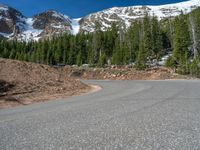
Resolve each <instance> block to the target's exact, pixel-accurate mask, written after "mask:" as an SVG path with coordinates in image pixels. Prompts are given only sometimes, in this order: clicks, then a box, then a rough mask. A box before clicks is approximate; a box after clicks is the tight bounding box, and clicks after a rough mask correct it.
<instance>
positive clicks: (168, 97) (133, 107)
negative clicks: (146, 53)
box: [0, 80, 200, 150]
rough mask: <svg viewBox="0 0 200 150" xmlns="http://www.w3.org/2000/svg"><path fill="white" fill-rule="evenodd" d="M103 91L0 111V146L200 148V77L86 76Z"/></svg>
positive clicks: (34, 149) (36, 149) (8, 149)
mask: <svg viewBox="0 0 200 150" xmlns="http://www.w3.org/2000/svg"><path fill="white" fill-rule="evenodd" d="M87 83H91V84H98V85H100V86H102V88H103V89H102V90H101V91H98V92H96V93H92V94H87V95H84V96H75V97H72V98H68V99H64V100H56V101H50V102H45V103H41V104H33V105H29V106H20V107H16V108H12V109H3V110H0V150H51V149H53V150H65V149H66V150H68V149H74V150H76V149H84V150H88V149H97V150H98V149H99V150H112V149H116V150H117V149H119V150H120V149H125V150H126V149H127V150H129V149H133V150H137V149H138V150H145V149H148V150H167V149H169V150H199V149H200V81H181V80H179V81H87Z"/></svg>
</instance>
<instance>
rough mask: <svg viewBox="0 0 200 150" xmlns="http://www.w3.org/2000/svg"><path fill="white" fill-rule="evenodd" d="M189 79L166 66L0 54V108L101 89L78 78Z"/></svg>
mask: <svg viewBox="0 0 200 150" xmlns="http://www.w3.org/2000/svg"><path fill="white" fill-rule="evenodd" d="M81 79H83V80H165V79H192V78H191V77H188V76H182V75H178V74H176V73H174V71H173V70H172V69H168V68H165V67H160V68H151V69H148V70H145V71H138V70H136V69H133V68H129V67H127V66H122V67H116V66H115V67H109V68H83V67H71V66H65V67H57V68H55V67H50V66H48V65H41V64H35V63H28V62H21V61H16V60H9V59H2V58H0V109H1V108H7V107H13V106H17V105H28V104H32V103H36V102H43V101H47V100H55V99H58V98H63V97H70V96H73V95H80V94H83V93H88V92H89V93H90V92H95V91H98V90H100V89H101V87H98V86H97V85H91V86H88V85H85V84H84V83H82V82H80V80H81Z"/></svg>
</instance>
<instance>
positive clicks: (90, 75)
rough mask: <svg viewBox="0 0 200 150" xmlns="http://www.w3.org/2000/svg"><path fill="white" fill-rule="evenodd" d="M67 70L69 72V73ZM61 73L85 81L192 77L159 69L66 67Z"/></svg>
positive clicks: (170, 70) (167, 69) (163, 68)
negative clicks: (66, 73)
mask: <svg viewBox="0 0 200 150" xmlns="http://www.w3.org/2000/svg"><path fill="white" fill-rule="evenodd" d="M69 70H71V71H70V72H69ZM63 72H68V74H70V76H71V77H74V78H77V79H85V80H91V79H94V80H166V79H192V77H189V76H184V75H179V74H177V73H175V72H174V71H173V70H172V69H169V68H165V67H159V68H150V69H148V70H145V71H139V70H136V69H134V68H128V67H127V66H122V67H110V68H87V69H84V68H76V69H75V68H73V69H72V68H70V67H68V68H67V67H66V68H64V69H63Z"/></svg>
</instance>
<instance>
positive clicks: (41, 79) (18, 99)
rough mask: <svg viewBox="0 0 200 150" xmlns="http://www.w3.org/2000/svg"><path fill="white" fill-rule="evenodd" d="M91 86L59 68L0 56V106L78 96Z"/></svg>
mask: <svg viewBox="0 0 200 150" xmlns="http://www.w3.org/2000/svg"><path fill="white" fill-rule="evenodd" d="M89 90H91V87H89V86H87V85H85V84H83V83H81V82H80V81H79V80H78V79H74V78H71V77H69V74H65V72H62V71H61V70H59V69H56V68H53V67H50V66H47V65H40V64H34V63H27V62H20V61H15V60H8V59H2V58H0V108H4V107H12V106H16V105H19V104H21V105H27V104H30V103H35V102H41V101H46V100H49V99H56V98H60V97H68V96H72V95H79V94H81V93H85V92H88V91H89Z"/></svg>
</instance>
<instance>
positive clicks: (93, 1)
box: [0, 0, 186, 18]
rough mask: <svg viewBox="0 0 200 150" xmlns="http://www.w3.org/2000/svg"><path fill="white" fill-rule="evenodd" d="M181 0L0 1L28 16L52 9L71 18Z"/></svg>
mask: <svg viewBox="0 0 200 150" xmlns="http://www.w3.org/2000/svg"><path fill="white" fill-rule="evenodd" d="M181 1H186V0H0V3H3V4H6V5H9V6H11V7H14V8H16V9H18V10H19V11H21V12H22V13H23V14H24V15H25V16H28V17H30V16H32V15H33V14H36V13H39V12H42V11H45V10H49V9H54V10H57V11H59V12H61V13H64V14H66V15H68V16H70V17H72V18H79V17H83V16H85V15H87V14H89V13H92V12H96V11H99V10H102V9H106V8H110V7H114V6H133V5H159V4H167V3H175V2H181Z"/></svg>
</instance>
